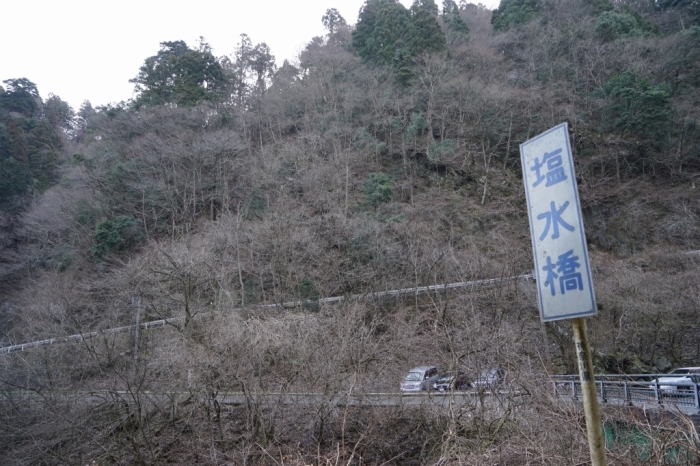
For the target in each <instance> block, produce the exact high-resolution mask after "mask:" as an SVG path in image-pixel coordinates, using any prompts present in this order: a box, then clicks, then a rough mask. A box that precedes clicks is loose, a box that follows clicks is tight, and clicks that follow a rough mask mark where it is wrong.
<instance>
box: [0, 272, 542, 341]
mask: <svg viewBox="0 0 700 466" xmlns="http://www.w3.org/2000/svg"><path fill="white" fill-rule="evenodd" d="M532 278H533V275H532V274H531V273H530V274H523V275H514V276H510V277H501V278H487V279H484V280H473V281H470V282H457V283H446V284H441V285H430V286H419V287H415V288H401V289H398V290H388V291H376V292H368V293H363V294H355V295H351V296H333V297H330V298H321V299H319V300H317V301H309V300H307V301H288V302H283V303H279V304H259V305H255V306H251V308H258V309H272V308H294V307H301V306H304V305H306V304H337V303H340V302H343V301H347V300H363V299H382V298H386V297H401V296H408V295H412V294H416V295H419V294H425V293H436V292H440V291H447V290H457V289H461V288H483V287H488V286H494V285H499V284H501V283H505V282H510V281H517V280H530V279H532ZM240 310H242V308H239V307H237V308H233V309H231V311H240ZM212 314H214V313H213V312H204V313H199V314H196V315H195V316H193V317H192V318H193V319H195V318H201V317H205V316H208V315H212ZM184 320H185V317H184V316H179V317H171V318H168V319H160V320H153V321H149V322H143V323H141V324H138V325H136V324H134V325H125V326H123V327H116V328H109V329H104V330H97V331H94V332H86V333H79V334H75V335H68V336H63V337H55V338H47V339H45V340H39V341H30V342H26V343H19V344H16V345H10V346H4V347H0V354H8V353H14V352H15V351H25V350H28V349H31V348H37V347H40V346H47V345H54V344H58V343H68V342H70V341H83V340H88V339H90V338H94V337H98V336H101V335H111V334H115V333H124V332H132V331H135V330H136V328H137V327H138V328H142V329H149V328H153V327H165V325H166V324H177V323H179V322H183V321H184Z"/></svg>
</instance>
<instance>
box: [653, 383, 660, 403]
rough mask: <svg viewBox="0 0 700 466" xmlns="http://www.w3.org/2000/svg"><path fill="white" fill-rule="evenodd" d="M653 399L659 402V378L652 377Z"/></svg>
mask: <svg viewBox="0 0 700 466" xmlns="http://www.w3.org/2000/svg"><path fill="white" fill-rule="evenodd" d="M654 399H655V400H656V402H657V403H659V404H661V391H660V390H659V379H654Z"/></svg>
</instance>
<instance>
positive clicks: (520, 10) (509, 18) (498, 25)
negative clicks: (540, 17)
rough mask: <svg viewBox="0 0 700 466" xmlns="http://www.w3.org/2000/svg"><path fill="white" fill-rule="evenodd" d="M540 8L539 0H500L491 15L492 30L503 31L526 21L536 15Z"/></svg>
mask: <svg viewBox="0 0 700 466" xmlns="http://www.w3.org/2000/svg"><path fill="white" fill-rule="evenodd" d="M540 10H541V4H540V0H501V3H500V5H498V8H497V9H495V10H494V11H493V16H491V24H492V25H493V30H494V31H495V32H504V31H507V30H508V29H509V28H510V27H511V26H517V25H519V24H524V23H527V22H528V21H530V20H531V19H533V18H534V17H535V16H537V14H538V13H539V12H540Z"/></svg>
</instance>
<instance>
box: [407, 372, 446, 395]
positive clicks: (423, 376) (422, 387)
mask: <svg viewBox="0 0 700 466" xmlns="http://www.w3.org/2000/svg"><path fill="white" fill-rule="evenodd" d="M437 378H438V370H437V367H435V366H420V367H414V368H413V369H411V370H410V371H409V372H408V374H407V375H406V377H404V379H403V382H401V391H402V392H421V391H427V390H431V389H432V388H433V383H435V381H436V380H437Z"/></svg>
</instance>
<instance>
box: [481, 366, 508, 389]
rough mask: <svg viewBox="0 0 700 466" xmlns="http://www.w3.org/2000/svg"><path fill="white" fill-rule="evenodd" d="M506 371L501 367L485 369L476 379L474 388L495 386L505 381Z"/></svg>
mask: <svg viewBox="0 0 700 466" xmlns="http://www.w3.org/2000/svg"><path fill="white" fill-rule="evenodd" d="M505 378H506V372H505V371H504V370H503V369H501V368H499V367H492V368H490V369H484V370H483V371H481V374H479V376H478V377H477V378H476V380H475V381H474V384H473V385H474V388H482V389H483V388H493V387H495V386H497V385H500V384H502V383H503V382H504V381H505Z"/></svg>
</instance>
